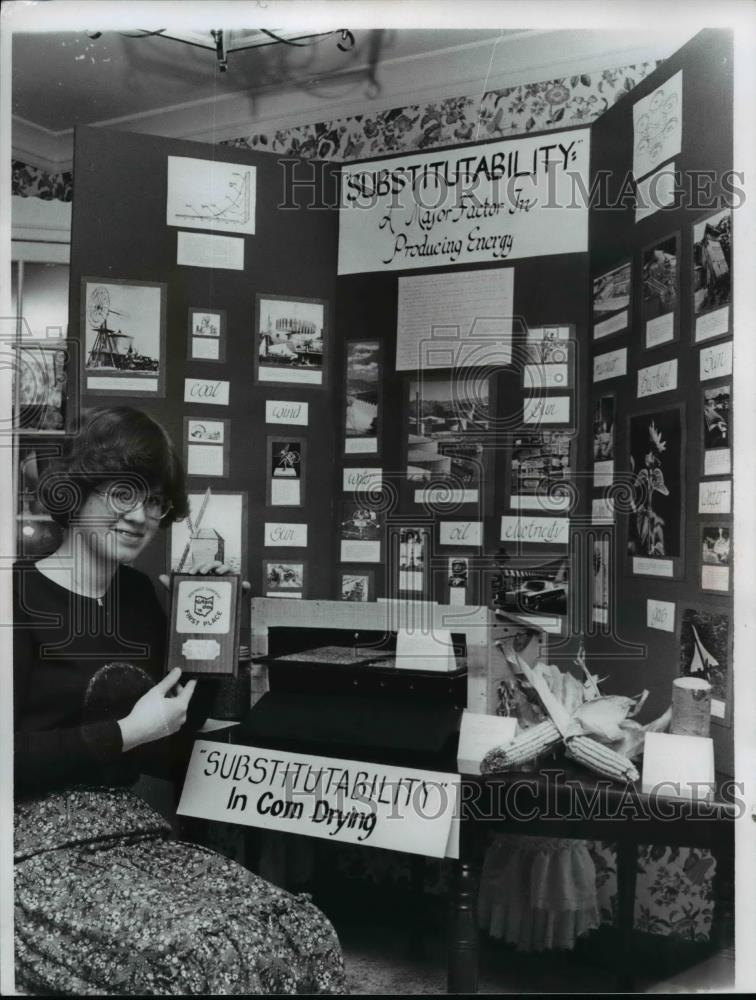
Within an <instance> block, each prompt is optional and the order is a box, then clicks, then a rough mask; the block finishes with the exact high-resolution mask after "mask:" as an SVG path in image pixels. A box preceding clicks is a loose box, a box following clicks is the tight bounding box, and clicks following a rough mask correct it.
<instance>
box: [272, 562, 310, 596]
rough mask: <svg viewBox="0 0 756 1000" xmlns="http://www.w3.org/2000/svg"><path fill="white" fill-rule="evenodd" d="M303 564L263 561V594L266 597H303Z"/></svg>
mask: <svg viewBox="0 0 756 1000" xmlns="http://www.w3.org/2000/svg"><path fill="white" fill-rule="evenodd" d="M304 585H305V564H304V563H303V562H279V561H274V560H272V559H265V560H263V593H264V594H265V596H266V597H300V598H301V597H303V596H304Z"/></svg>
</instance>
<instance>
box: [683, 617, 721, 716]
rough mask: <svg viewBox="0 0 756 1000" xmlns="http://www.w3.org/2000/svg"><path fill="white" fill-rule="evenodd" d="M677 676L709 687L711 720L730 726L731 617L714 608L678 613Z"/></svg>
mask: <svg viewBox="0 0 756 1000" xmlns="http://www.w3.org/2000/svg"><path fill="white" fill-rule="evenodd" d="M678 642H679V648H680V676H681V677H698V678H701V679H702V680H705V681H708V682H709V684H711V721H712V722H713V723H716V724H718V725H721V726H731V725H732V633H731V628H730V615H729V614H728V613H727V612H726V611H724V610H719V609H718V608H715V607H709V606H708V605H707V606H706V607H704V606H699V607H689V606H687V607H686V606H684V607H683V610H682V613H681V614H680V624H679V636H678Z"/></svg>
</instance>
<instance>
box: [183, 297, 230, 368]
mask: <svg viewBox="0 0 756 1000" xmlns="http://www.w3.org/2000/svg"><path fill="white" fill-rule="evenodd" d="M225 324H226V313H225V310H223V309H199V308H195V307H191V308H190V309H189V322H188V348H189V352H188V353H189V358H190V360H197V361H225V360H226V343H225Z"/></svg>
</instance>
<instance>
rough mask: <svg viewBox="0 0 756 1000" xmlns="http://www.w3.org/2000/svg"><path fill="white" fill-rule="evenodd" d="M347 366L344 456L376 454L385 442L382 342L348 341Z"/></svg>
mask: <svg viewBox="0 0 756 1000" xmlns="http://www.w3.org/2000/svg"><path fill="white" fill-rule="evenodd" d="M345 367H346V373H345V380H344V385H345V389H344V392H345V396H346V401H345V413H344V454H345V455H376V454H377V453H378V452H379V451H380V440H381V392H380V387H381V382H382V378H383V364H382V346H381V342H380V341H379V340H348V341H347V344H346V355H345Z"/></svg>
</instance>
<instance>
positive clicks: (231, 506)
mask: <svg viewBox="0 0 756 1000" xmlns="http://www.w3.org/2000/svg"><path fill="white" fill-rule="evenodd" d="M188 498H189V516H188V517H187V518H186V520H184V521H175V522H174V523H173V524H172V525H171V558H170V566H171V570H172V571H174V572H191V571H192V570H194V569H196V568H197V567H199V566H202V565H203V564H206V563H209V562H220V563H223V564H224V565H226V566H228V568H229V570H231V571H232V572H234V573H243V572H244V567H245V564H246V541H247V540H246V534H247V495H246V493H216V492H213V491H212V490H210V489H209V488H208V489H207V490H206V491H205V492H204V493H189V494H188Z"/></svg>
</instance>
